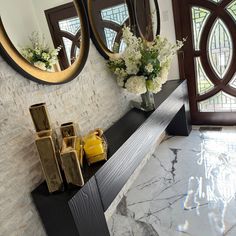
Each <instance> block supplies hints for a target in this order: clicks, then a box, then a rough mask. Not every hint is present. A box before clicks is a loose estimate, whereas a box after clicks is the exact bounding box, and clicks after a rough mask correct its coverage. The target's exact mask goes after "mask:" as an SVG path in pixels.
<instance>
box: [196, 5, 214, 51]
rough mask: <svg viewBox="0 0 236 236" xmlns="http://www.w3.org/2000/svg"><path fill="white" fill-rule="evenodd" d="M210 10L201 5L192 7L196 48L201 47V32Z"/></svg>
mask: <svg viewBox="0 0 236 236" xmlns="http://www.w3.org/2000/svg"><path fill="white" fill-rule="evenodd" d="M209 15H210V12H209V11H207V10H206V9H203V8H200V7H192V21H193V37H194V47H195V50H199V49H200V45H199V44H200V39H201V33H202V30H203V28H204V25H205V23H206V21H207V18H208V17H209Z"/></svg>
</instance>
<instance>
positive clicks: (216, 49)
mask: <svg viewBox="0 0 236 236" xmlns="http://www.w3.org/2000/svg"><path fill="white" fill-rule="evenodd" d="M208 50H209V58H210V63H211V66H212V68H213V69H214V71H215V72H216V74H217V75H218V76H219V77H220V79H223V77H224V75H225V73H226V72H227V70H228V68H229V66H230V63H231V59H232V53H233V49H232V39H231V36H230V33H229V30H228V28H227V26H226V25H225V24H224V23H223V21H222V20H220V19H218V20H216V22H215V24H214V25H213V27H212V30H211V33H210V37H209V44H208Z"/></svg>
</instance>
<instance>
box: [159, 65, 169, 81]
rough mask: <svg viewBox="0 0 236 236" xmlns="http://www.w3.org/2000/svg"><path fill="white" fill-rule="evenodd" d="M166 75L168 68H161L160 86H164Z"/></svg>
mask: <svg viewBox="0 0 236 236" xmlns="http://www.w3.org/2000/svg"><path fill="white" fill-rule="evenodd" d="M168 74H169V67H163V68H162V70H161V72H160V77H161V81H162V84H164V83H165V82H166V81H167V79H168Z"/></svg>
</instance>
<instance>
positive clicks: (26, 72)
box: [0, 0, 90, 85]
mask: <svg viewBox="0 0 236 236" xmlns="http://www.w3.org/2000/svg"><path fill="white" fill-rule="evenodd" d="M73 2H74V5H75V8H76V11H77V13H78V16H79V18H80V21H81V31H82V32H81V35H82V37H81V48H80V54H79V57H78V58H77V59H76V61H75V62H74V63H73V64H72V65H71V66H70V67H69V68H67V69H65V70H63V71H60V72H48V71H43V70H40V69H39V68H36V67H35V66H33V65H32V64H30V63H29V62H28V61H27V60H26V59H25V58H24V57H23V56H22V55H21V54H20V53H19V51H18V50H17V49H16V48H15V46H14V45H13V43H12V42H11V40H10V38H9V37H8V35H7V32H6V30H5V28H4V25H3V22H2V20H1V16H0V55H1V56H2V57H3V58H4V59H5V60H6V61H7V62H8V64H9V65H10V66H11V67H13V68H14V69H15V70H16V71H17V72H19V73H20V74H21V75H23V76H24V77H26V78H28V79H30V80H32V81H35V82H38V83H41V84H51V85H53V84H54V85H56V84H63V83H67V82H69V81H71V80H73V79H74V78H75V77H76V76H78V75H79V73H80V72H81V70H82V69H83V67H84V65H85V63H86V61H87V57H88V52H89V40H90V36H89V23H88V18H87V14H86V11H85V7H84V4H83V0H73Z"/></svg>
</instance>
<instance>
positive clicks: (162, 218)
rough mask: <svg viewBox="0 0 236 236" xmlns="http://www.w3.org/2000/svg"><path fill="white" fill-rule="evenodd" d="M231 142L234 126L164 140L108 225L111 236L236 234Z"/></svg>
mask: <svg viewBox="0 0 236 236" xmlns="http://www.w3.org/2000/svg"><path fill="white" fill-rule="evenodd" d="M235 140H236V132H235V128H234V127H232V128H231V129H230V128H226V129H224V128H223V130H222V131H198V128H195V129H194V130H193V131H192V133H191V134H190V136H189V137H171V138H167V139H166V140H165V141H164V142H163V143H162V144H161V145H160V146H159V147H158V148H157V149H156V151H155V154H154V155H153V157H152V158H151V159H150V160H149V161H148V163H147V164H146V166H145V167H144V168H143V170H142V172H141V173H140V175H139V176H138V178H137V179H136V180H135V182H134V184H133V185H132V186H131V187H130V189H129V191H128V192H127V194H125V195H124V197H123V198H122V200H121V202H120V204H119V205H118V207H117V209H116V213H115V214H113V216H112V217H111V219H110V220H109V221H108V225H109V229H110V232H111V235H114V236H120V235H145V236H148V235H155V236H157V235H159V236H179V235H192V236H223V235H227V236H228V235H230V236H233V235H236V217H235V215H236V200H235V194H236V181H235V179H236V154H235V153H236V143H235ZM140 233H141V234H140Z"/></svg>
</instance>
